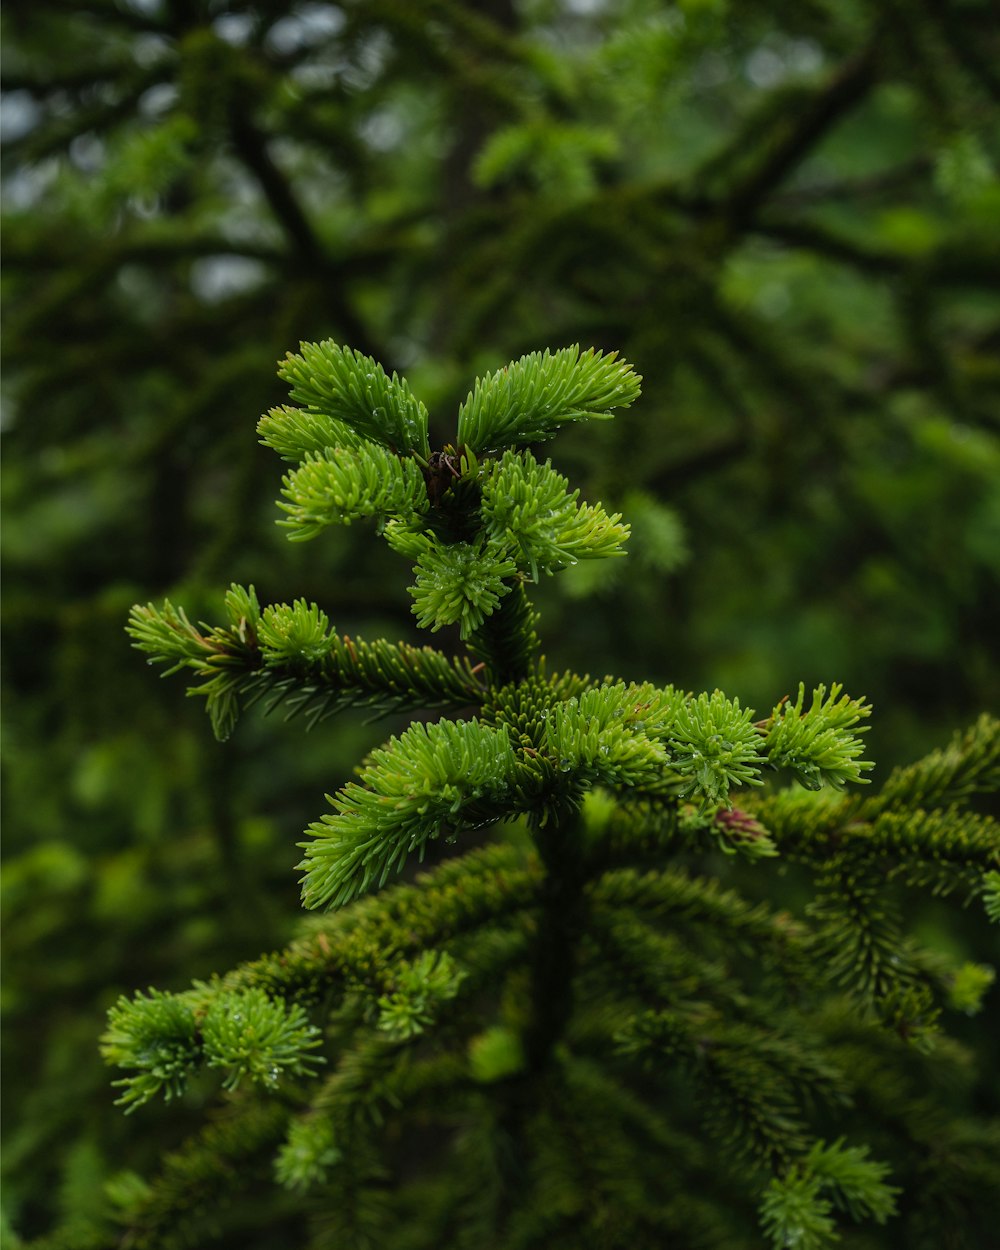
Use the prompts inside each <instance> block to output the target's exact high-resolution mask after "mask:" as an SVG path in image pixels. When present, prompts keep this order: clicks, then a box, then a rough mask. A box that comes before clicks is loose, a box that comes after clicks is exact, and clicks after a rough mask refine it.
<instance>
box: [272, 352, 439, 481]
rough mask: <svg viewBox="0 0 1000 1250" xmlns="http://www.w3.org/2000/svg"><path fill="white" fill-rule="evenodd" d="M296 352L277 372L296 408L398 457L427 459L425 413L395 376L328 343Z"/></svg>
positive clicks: (366, 357)
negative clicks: (300, 406) (322, 417)
mask: <svg viewBox="0 0 1000 1250" xmlns="http://www.w3.org/2000/svg"><path fill="white" fill-rule="evenodd" d="M299 352H300V354H298V355H293V354H292V353H291V352H289V353H288V355H287V356H286V357H285V359H284V360H283V361H282V362H281V364H280V365H279V367H278V375H279V376H280V377H281V378H283V379H284V380H285V381H286V382H287V383H288V384H289V385H290V387H291V397H292V399H294V400H295V401H296V402H297V403H300V404H303V405H304V406H305V407H306V408H307V409H308V410H309V411H310V412H315V413H320V414H324V415H326V416H328V417H332V418H333V419H334V420H335V421H339V422H342V423H343V424H344V425H346V426H348V427H349V428H350V429H352V430H354V431H355V433H357V434H360V435H361V436H362V437H363V438H367V439H371V440H372V442H375V443H381V444H382V445H383V446H385V447H388V448H389V449H390V451H393V452H395V453H397V454H399V455H414V454H415V455H418V456H423V457H425V458H426V457H427V456H428V455H429V454H430V445H429V443H428V441H427V409H426V408H425V407H424V405H423V404H422V403H420V401H419V400H417V399H415V398H414V397H413V395H412V394H411V393H410V388H409V386H408V385H407V384H406V382H405V380H404V379H402V378H399V377H397V375H396V374H395V373H394V374H393V375H392V377H391V378H389V377H387V376H386V373H385V370H384V369H383V368H382V366H381V365H380V364H378V363H377V362H376V361H374V360H372V359H371V357H370V356H364V355H362V354H361V353H360V352H356V351H352V349H351V348H349V347H339V346H338V345H337V344H336V343H334V342H333V340H332V339H326V340H324V341H323V342H322V343H302V344H300V347H299Z"/></svg>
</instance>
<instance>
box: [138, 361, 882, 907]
mask: <svg viewBox="0 0 1000 1250" xmlns="http://www.w3.org/2000/svg"><path fill="white" fill-rule="evenodd" d="M280 373H281V376H282V377H283V378H285V380H287V381H288V382H289V383H290V385H291V396H292V398H293V399H295V400H297V401H298V404H299V405H300V406H299V407H282V408H277V409H273V410H272V411H271V412H269V413H268V414H267V415H266V416H265V417H263V418H262V420H261V422H260V424H259V427H258V429H259V432H260V434H261V441H262V442H263V443H264V444H266V445H267V446H269V447H271V448H273V449H274V450H276V451H277V452H278V453H279V454H280V455H281V456H282V457H283V458H284V459H286V460H290V461H295V462H296V463H297V466H298V467H296V468H295V469H294V470H292V471H291V472H290V473H288V474H287V475H286V476H285V478H284V489H283V492H282V494H283V496H284V499H283V500H282V501H281V502H279V507H280V508H281V509H282V510H283V511H284V512H285V513H286V514H287V515H286V517H285V519H283V520H281V521H280V522H279V524H281V525H283V526H285V527H287V528H288V529H289V531H290V534H289V537H290V538H291V539H293V540H300V539H307V538H312V537H314V536H315V535H317V534H319V533H321V532H322V531H323V530H324V529H325V528H326V527H328V526H331V525H348V524H350V523H351V522H352V521H355V520H359V519H362V518H372V519H374V521H375V522H376V524H377V526H378V528H379V529H380V531H381V533H382V534H383V536H384V537H385V539H386V540H387V541H388V543H389V544H390V546H391V547H393V549H394V550H396V551H398V552H400V553H401V554H403V555H404V556H405V557H406V558H407V559H409V560H411V561H413V566H414V574H415V580H414V583H413V585H412V586H411V587H410V593H411V595H412V596H413V599H414V604H413V611H414V613H415V614H416V616H417V620H418V622H419V624H420V625H422V626H425V627H428V628H430V629H431V630H437V629H440V628H441V627H442V626H446V625H457V626H458V628H459V632H460V635H461V637H462V639H464V640H465V641H466V643H467V650H468V652H469V653H470V654H467V655H466V656H463V657H460V658H457V659H456V658H451V657H447V656H446V655H444V654H443V653H442V652H440V651H437V650H435V649H432V648H430V647H422V648H416V647H411V646H407V645H406V644H392V643H387V642H384V641H379V642H375V643H368V642H366V641H364V640H361V639H351V638H349V637H341V636H339V635H338V634H337V633H336V631H335V630H333V629H331V627H330V622H329V620H328V617H327V615H326V613H325V612H323V611H322V610H321V609H320V608H319V607H318V606H317V605H315V604H309V603H306V602H304V601H301V600H299V601H296V602H295V603H294V604H292V605H272V606H269V607H265V608H264V609H263V610H262V609H261V607H260V605H259V603H258V601H257V597H256V595H255V593H254V591H253V588H252V587H251V588H248V589H245V588H242V587H238V586H234V587H233V588H232V589H231V590H230V592H229V594H228V596H227V601H226V602H227V609H228V615H229V623H228V624H227V625H225V626H222V627H217V628H214V629H213V628H209V627H200V628H196V627H195V626H193V625H192V624H191V623H190V621H189V620H188V619H187V617H186V615H185V614H184V612H183V611H182V610H180V609H176V608H174V607H173V606H172V605H171V604H169V603H167V604H166V605H164V607H163V608H162V609H157V608H155V607H154V606H152V605H149V606H146V607H137V608H136V609H134V611H133V615H132V620H131V624H130V632H131V633H132V635H133V637H134V638H135V640H136V643H137V645H138V646H139V647H140V648H141V649H143V650H145V651H147V652H149V653H150V654H151V655H152V657H153V658H154V660H157V661H167V662H169V663H170V664H171V667H170V668H169V669H168V670H167V671H168V672H173V671H176V670H177V669H182V668H187V669H191V670H194V671H195V672H196V673H197V674H198V675H199V677H200V678H201V681H200V682H199V683H198V684H197V685H196V686H194V687H193V688H192V693H195V694H199V695H201V696H202V697H205V698H206V699H207V701H208V706H209V711H210V713H211V715H212V718H213V722H214V723H215V726H216V730H217V732H218V733H219V734H220V736H225V734H227V733H228V731H229V729H230V728H231V726H232V723H233V721H234V720H235V717H236V715H237V713H238V711H239V706H240V701H241V699H242V701H243V702H244V703H246V702H249V701H252V700H254V699H255V698H260V697H262V696H269V697H270V700H271V701H272V702H280V701H281V700H283V699H287V700H289V701H290V702H291V704H292V707H293V709H299V708H301V707H303V706H305V707H306V708H309V707H312V709H313V711H314V713H315V714H316V715H317V716H319V715H323V714H325V713H327V712H329V711H333V710H338V709H339V708H341V707H344V706H348V705H351V704H371V705H375V706H377V707H379V708H382V709H384V708H391V707H394V706H396V707H411V708H420V707H427V706H434V705H437V706H446V707H447V706H451V707H454V708H462V709H466V710H467V711H468V712H473V711H478V713H479V714H478V715H477V716H471V715H469V716H466V717H465V718H463V719H461V720H445V719H442V720H439V721H437V722H435V723H430V724H426V723H420V724H415V725H413V726H412V727H411V728H410V729H408V730H407V731H406V732H405V733H403V734H402V735H400V736H399V737H398V738H395V737H394V738H392V739H391V740H390V741H389V743H388V744H387V745H386V746H385V747H383V748H381V749H380V750H376V751H374V752H372V754H371V756H370V757H369V760H368V762H367V765H366V767H365V769H364V770H363V772H362V774H361V781H360V784H356V783H350V784H348V785H347V786H345V787H344V788H343V789H342V790H341V791H339V793H338V794H337V795H336V796H334V798H333V799H332V805H333V808H334V813H333V814H327V815H325V816H323V818H322V819H321V821H320V822H318V823H316V824H314V825H312V826H311V827H310V833H311V834H312V835H313V837H314V840H313V841H312V842H310V843H309V844H308V845H307V846H306V848H305V849H306V858H305V860H304V862H303V864H302V865H301V867H302V868H303V869H304V871H305V879H304V884H303V901H304V903H305V905H306V906H307V907H321V906H329V905H334V906H338V905H342V904H344V903H347V902H349V901H350V900H351V899H353V898H355V897H357V896H358V895H359V894H363V893H365V892H366V891H367V890H368V889H370V888H371V887H373V886H380V885H383V884H384V883H385V881H386V880H387V878H388V877H389V875H390V874H391V873H393V872H395V871H396V870H398V869H399V868H401V867H402V865H403V863H404V862H405V861H406V859H407V858H408V857H409V856H410V855H411V854H413V853H420V852H421V850H422V848H423V847H424V845H425V844H426V842H427V841H428V839H431V838H435V837H438V836H440V835H441V834H447V835H450V834H453V833H455V832H457V831H459V830H461V829H462V828H467V827H470V826H481V825H483V824H485V823H489V822H491V821H496V820H498V819H502V818H504V817H513V816H517V815H519V814H521V813H529V814H532V813H534V814H537V813H539V812H542V813H543V815H542V819H544V812H545V809H546V808H547V807H548V806H550V805H551V804H552V802H553V800H557V801H561V800H562V799H563V798H564V796H565V795H566V794H567V793H568V792H573V793H576V794H577V795H582V794H583V793H585V792H586V791H588V790H591V789H593V788H594V787H596V786H602V787H606V788H610V789H611V790H612V791H626V792H629V793H631V794H632V795H635V794H639V795H646V796H649V797H661V798H665V797H669V796H676V797H678V798H689V799H694V800H696V801H697V802H699V803H700V804H701V805H702V806H704V805H715V807H718V806H719V805H726V804H727V801H728V796H729V792H730V789H731V788H733V787H736V786H747V785H751V786H756V785H760V784H762V774H763V773H765V772H766V771H768V770H773V769H788V770H791V771H792V772H793V773H794V774H795V775H796V776H797V778H798V779H799V781H800V782H802V784H804V785H805V786H807V787H808V788H810V789H818V788H819V787H820V786H821V785H824V784H827V785H832V786H835V787H838V788H842V787H843V786H844V785H845V784H846V783H847V782H851V781H855V782H856V781H860V780H862V774H863V772H864V771H865V770H866V769H868V768H870V767H871V765H870V764H869V763H868V762H867V761H864V760H862V759H861V758H860V757H861V754H862V746H861V742H860V740H859V739H858V737H857V736H856V729H857V726H858V723H859V722H860V721H861V720H863V719H864V718H865V717H867V715H868V713H869V711H870V709H869V707H868V706H867V705H866V704H864V703H863V702H861V701H858V700H855V699H851V698H848V697H847V696H846V695H842V694H841V692H840V688H839V687H837V686H834V687H832V688H831V689H830V690H827V689H826V688H825V687H823V686H820V687H818V688H817V689H816V690H814V691H813V692H812V695H811V698H808V699H807V698H806V694H805V691H804V690H803V689H801V688H800V690H799V692H798V695H797V697H796V698H795V699H782V701H781V702H780V703H779V704H778V706H777V707H775V708H774V710H773V711H772V712H771V714H770V715H769V716H768V717H766V718H764V719H763V720H755V719H754V714H753V712H752V711H751V710H750V709H749V708H742V707H741V706H740V703H739V700H738V699H728V698H726V697H725V695H723V694H722V693H721V692H720V691H715V692H714V693H713V694H712V695H707V694H701V695H698V696H697V697H694V696H692V695H690V694H687V693H685V692H684V691H681V690H678V689H675V688H674V687H671V686H668V687H654V686H652V685H650V684H649V683H646V684H642V685H636V684H626V683H624V682H613V681H611V680H610V679H605V680H603V681H600V682H594V681H591V680H590V679H589V678H579V677H576V676H574V675H564V676H562V677H558V676H557V677H554V678H549V679H545V678H544V676H543V673H542V667H541V663H540V662H539V661H538V659H537V657H536V655H535V650H536V647H537V638H536V637H535V634H534V629H533V623H534V617H533V614H532V612H531V610H530V607H529V606H528V604H527V600H526V598H525V595H524V589H525V586H526V584H528V583H530V582H532V581H537V579H538V577H539V575H540V574H541V573H553V572H556V571H558V570H560V569H563V568H566V567H569V566H570V565H573V564H575V563H576V562H577V561H579V560H596V559H602V558H605V557H613V556H621V555H623V554H624V547H623V544H624V542H625V540H626V539H627V537H628V532H629V531H628V526H627V525H625V524H623V523H622V520H621V517H620V516H619V515H618V514H613V515H609V514H608V513H607V512H606V511H605V510H604V508H603V507H601V505H600V504H597V505H591V504H586V503H581V502H580V501H579V491H572V492H571V491H570V490H569V489H568V486H567V482H566V479H565V478H564V477H562V476H561V475H560V474H558V473H557V472H556V471H555V470H554V469H553V468H552V466H551V464H550V463H549V462H548V461H545V462H540V461H538V460H537V459H536V458H535V456H534V455H532V453H531V452H530V451H529V450H527V447H526V445H527V444H535V443H538V442H540V441H542V440H544V439H547V438H550V437H552V436H553V435H554V434H555V433H556V432H557V431H558V429H559V428H560V426H562V425H564V424H566V423H567V422H570V421H580V420H585V419H593V418H606V417H608V416H610V415H611V414H612V411H613V410H614V409H615V408H621V407H626V406H628V405H630V404H631V403H632V402H633V400H635V398H636V397H637V396H638V394H639V382H640V379H639V377H638V375H637V374H636V373H635V372H634V371H633V370H632V369H631V367H630V366H629V365H628V364H627V363H625V362H623V361H620V360H619V359H618V358H617V356H616V355H615V354H614V353H610V354H607V355H604V354H602V353H600V352H597V351H594V350H590V351H587V352H584V353H581V352H580V350H579V349H578V348H577V347H570V348H566V349H564V350H561V351H557V352H554V353H550V352H548V351H546V352H540V353H538V352H536V353H533V354H531V355H529V356H525V357H523V358H521V359H520V360H518V361H515V362H513V363H511V364H510V365H508V366H507V367H506V368H504V369H501V370H499V371H498V372H497V373H494V374H492V375H491V376H489V377H487V378H484V379H478V380H477V381H476V383H475V386H474V388H473V390H472V391H471V393H470V394H469V396H468V398H467V400H466V401H465V403H464V404H463V405H462V406H461V408H460V410H459V418H458V435H457V439H456V442H455V444H453V445H450V446H446V447H445V448H444V449H443V450H442V451H439V452H433V453H432V452H431V451H430V446H429V440H428V414H427V410H426V408H425V407H424V405H423V404H422V403H421V402H420V401H419V400H417V399H416V398H415V397H414V396H413V395H412V394H411V392H410V389H409V387H408V385H407V383H406V382H405V380H403V379H400V378H398V377H397V376H396V375H395V374H394V375H393V376H392V377H391V378H390V377H388V376H387V375H386V373H385V372H384V370H383V369H382V368H381V366H380V365H378V364H377V363H376V362H375V361H373V360H371V359H369V358H368V357H365V356H362V355H360V354H359V353H357V352H353V351H351V350H350V349H349V348H342V347H339V346H337V345H336V344H334V343H332V342H324V343H320V344H303V345H302V348H301V353H300V354H298V355H289V356H288V357H287V359H286V360H285V361H284V362H283V364H282V365H281V368H280ZM498 618H499V620H498ZM719 828H720V829H721V830H723V831H725V830H726V829H729V830H730V831H731V830H732V829H733V828H734V826H733V825H732V824H731V823H730V824H727V823H726V822H725V821H722V822H720V823H719ZM745 841H747V842H748V844H752V845H753V846H754V849H755V853H756V854H758V855H765V854H768V853H770V850H771V848H770V845H769V843H768V840H767V838H766V836H765V835H764V834H763V831H760V833H759V834H758V835H757V836H755V837H754V838H752V839H745Z"/></svg>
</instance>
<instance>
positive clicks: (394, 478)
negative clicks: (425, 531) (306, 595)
mask: <svg viewBox="0 0 1000 1250" xmlns="http://www.w3.org/2000/svg"><path fill="white" fill-rule="evenodd" d="M282 481H283V482H284V486H283V488H282V491H281V493H282V494H283V495H284V496H285V498H286V499H287V500H288V502H287V503H282V502H280V501H279V503H278V507H279V508H281V509H282V511H283V512H287V513H288V519H287V520H283V521H279V522H278V524H279V525H281V526H283V527H284V528H285V529H287V530H289V531H290V533H289V535H288V537H289V538H290V539H291V540H292V541H293V542H303V541H305V540H307V539H309V538H315V537H316V535H317V534H320V533H322V532H323V530H324V529H326V528H327V526H329V525H350V523H351V522H352V521H356V520H359V519H361V518H362V517H375V518H376V520H377V522H378V524H379V527H380V528H384V527H385V523H386V521H388V520H389V518H390V517H402V518H403V519H405V520H409V519H410V518H412V517H414V516H417V515H419V514H420V513H421V512H426V511H427V508H428V501H427V488H426V485H425V483H424V477H423V474H422V473H421V472H420V469H419V468H418V466H417V463H416V461H415V460H412V459H404V460H401V459H400V458H399V457H398V456H396V455H393V454H392V453H391V452H388V451H386V450H384V449H383V448H381V447H378V446H376V445H374V444H372V443H361V444H359V445H358V446H357V447H354V448H344V447H331V448H327V449H326V450H325V451H323V452H307V453H306V456H305V459H304V461H303V462H302V464H301V465H300V466H299V467H298V468H297V469H295V470H294V471H293V472H292V473H289V474H286V476H285V477H284V478H283V479H282Z"/></svg>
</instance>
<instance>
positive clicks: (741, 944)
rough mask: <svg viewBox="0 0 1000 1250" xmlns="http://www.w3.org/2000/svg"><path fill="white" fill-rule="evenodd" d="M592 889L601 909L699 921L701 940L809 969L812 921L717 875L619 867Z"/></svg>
mask: <svg viewBox="0 0 1000 1250" xmlns="http://www.w3.org/2000/svg"><path fill="white" fill-rule="evenodd" d="M587 894H588V897H589V898H590V899H591V901H592V903H593V905H594V907H595V914H599V910H600V909H601V908H612V909H615V910H616V911H617V910H621V911H622V912H625V913H627V911H629V910H633V911H634V910H639V911H641V912H648V913H650V914H651V915H653V916H657V917H663V918H666V919H669V920H670V921H671V923H672V924H673V925H675V926H682V927H686V926H693V928H694V930H695V931H696V933H697V934H698V940H699V942H700V941H707V942H709V943H710V945H712V946H716V945H718V946H719V947H720V948H722V949H733V948H734V947H735V949H737V950H742V951H753V952H754V953H755V954H757V955H758V956H760V957H761V958H763V959H764V961H765V962H767V963H771V964H773V965H774V966H776V967H779V968H781V969H782V970H783V971H784V972H785V973H786V975H789V976H791V977H793V978H795V979H800V978H802V977H804V976H805V975H806V974H807V970H808V966H809V964H808V959H807V951H808V943H809V940H810V931H809V929H808V928H807V926H805V925H804V924H802V922H801V921H798V920H795V919H794V918H793V917H791V916H790V915H788V914H787V913H785V912H772V911H771V909H770V908H769V907H768V906H767V905H766V904H765V903H757V904H752V903H750V902H748V901H747V900H746V899H744V898H742V897H741V896H740V895H739V894H738V893H736V891H734V890H725V889H723V888H722V887H721V886H720V885H719V883H718V882H717V881H712V880H705V879H699V878H697V877H693V876H691V875H690V874H688V873H686V872H683V871H682V870H681V869H679V868H673V869H666V870H663V871H653V872H646V873H639V872H636V871H635V870H634V869H632V868H618V869H613V870H611V871H609V872H605V873H603V875H602V876H601V877H600V878H599V879H598V880H596V881H594V882H593V883H592V884H591V885H589V886H588V887H587Z"/></svg>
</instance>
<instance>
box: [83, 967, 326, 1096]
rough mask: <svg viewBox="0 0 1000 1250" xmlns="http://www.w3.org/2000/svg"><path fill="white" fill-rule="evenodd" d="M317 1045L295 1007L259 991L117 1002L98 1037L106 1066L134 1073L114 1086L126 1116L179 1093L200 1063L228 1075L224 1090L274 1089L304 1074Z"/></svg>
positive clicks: (203, 991) (199, 991) (205, 990)
mask: <svg viewBox="0 0 1000 1250" xmlns="http://www.w3.org/2000/svg"><path fill="white" fill-rule="evenodd" d="M319 1044H320V1040H319V1030H318V1029H315V1028H314V1027H313V1026H312V1025H310V1024H309V1023H308V1021H307V1019H306V1015H305V1012H304V1011H303V1009H302V1008H301V1007H299V1006H292V1007H286V1006H285V1004H284V1003H281V1002H277V1001H275V1000H273V999H271V998H269V997H268V996H267V995H266V994H265V993H264V992H263V991H262V990H259V989H249V990H242V991H240V990H222V991H219V992H214V990H212V989H211V988H210V987H205V986H201V985H198V984H196V985H195V988H194V989H192V990H189V991H188V992H187V993H186V994H160V993H157V991H156V990H150V992H149V994H148V995H144V994H141V993H140V994H137V995H136V996H135V998H134V999H131V1000H130V999H127V998H125V997H121V998H119V1000H118V1003H117V1005H116V1006H115V1007H113V1008H112V1010H111V1012H110V1013H109V1018H108V1029H107V1031H106V1032H105V1034H104V1036H103V1038H102V1039H101V1053H102V1055H103V1056H104V1059H105V1062H107V1063H109V1064H114V1065H116V1066H117V1067H119V1068H125V1069H129V1068H132V1069H135V1070H136V1073H135V1075H131V1076H127V1077H123V1078H122V1079H121V1080H118V1081H115V1082H114V1084H115V1085H117V1086H123V1087H124V1089H125V1092H124V1094H123V1095H122V1096H121V1098H119V1099H118V1103H119V1104H120V1105H123V1106H124V1107H125V1108H126V1111H127V1112H129V1111H134V1110H135V1108H136V1107H140V1106H142V1105H143V1104H144V1103H146V1102H149V1100H150V1099H151V1098H153V1097H154V1096H155V1095H156V1094H158V1093H160V1092H162V1093H163V1095H164V1097H165V1098H167V1099H170V1098H173V1097H175V1096H176V1095H178V1094H181V1093H183V1091H184V1089H185V1088H186V1085H187V1081H188V1079H189V1078H190V1076H191V1075H192V1074H193V1073H194V1071H195V1070H196V1069H197V1067H198V1066H199V1065H200V1064H201V1063H205V1064H206V1065H207V1066H208V1067H217V1068H222V1069H224V1070H225V1072H226V1079H225V1081H224V1087H225V1088H226V1089H230V1090H232V1089H235V1088H236V1087H237V1086H238V1085H239V1083H240V1081H241V1080H242V1079H243V1077H247V1076H248V1077H249V1078H250V1079H251V1081H253V1082H254V1083H256V1084H259V1085H263V1086H265V1088H269V1089H275V1088H277V1086H278V1085H279V1083H280V1081H281V1079H282V1077H287V1076H289V1075H292V1076H302V1075H305V1074H308V1073H309V1072H310V1071H311V1070H312V1069H313V1068H314V1067H315V1066H316V1065H317V1064H318V1063H322V1062H323V1061H322V1059H319V1058H317V1057H315V1056H312V1055H310V1054H309V1053H308V1052H309V1051H310V1050H313V1049H315V1048H316V1047H317V1046H318V1045H319Z"/></svg>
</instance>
